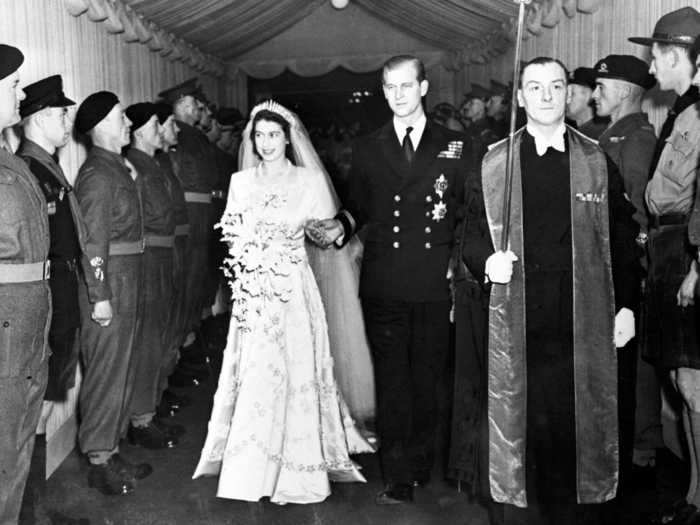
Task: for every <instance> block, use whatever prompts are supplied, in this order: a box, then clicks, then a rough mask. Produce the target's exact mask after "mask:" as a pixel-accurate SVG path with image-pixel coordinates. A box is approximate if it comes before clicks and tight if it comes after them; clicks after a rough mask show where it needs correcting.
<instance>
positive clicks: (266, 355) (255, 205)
mask: <svg viewBox="0 0 700 525" xmlns="http://www.w3.org/2000/svg"><path fill="white" fill-rule="evenodd" d="M314 180H317V179H316V174H315V173H314V172H313V171H311V170H308V169H305V168H300V167H294V166H292V165H291V163H290V164H289V166H288V170H287V174H286V175H285V176H284V177H283V178H282V179H280V180H279V182H276V183H274V184H269V183H268V182H266V181H264V180H262V176H261V174H260V171H259V169H257V168H252V169H248V170H244V171H241V172H238V173H236V174H234V175H233V177H232V179H231V190H230V193H229V201H228V204H227V207H226V212H225V213H224V216H223V217H222V220H221V223H220V227H221V229H222V233H223V236H224V239H225V240H226V241H227V242H228V244H229V257H228V258H227V260H226V262H225V264H226V270H225V272H226V273H227V276H228V277H229V280H230V286H231V290H232V298H233V307H232V315H231V324H230V327H229V333H228V339H227V344H226V348H225V350H224V358H223V365H222V370H221V375H220V377H219V384H218V388H217V391H216V394H215V396H214V406H213V409H212V414H211V418H210V421H209V426H208V435H207V439H206V442H205V444H204V448H203V450H202V455H201V459H200V461H199V464H198V466H197V469H196V471H195V473H194V476H193V477H194V478H197V477H199V476H205V475H216V474H217V473H219V474H220V478H219V487H218V491H217V496H219V497H223V498H232V499H240V500H247V501H257V500H259V499H260V498H262V497H264V496H269V497H270V500H271V501H273V502H276V503H287V502H290V503H314V502H319V501H323V500H324V499H325V498H326V497H327V496H328V495H329V494H330V483H329V481H365V479H364V477H363V476H362V474H360V472H359V470H358V467H357V465H356V464H355V463H354V462H353V461H352V460H351V459H350V457H349V454H354V453H363V452H373V451H374V450H373V448H372V446H371V445H370V444H369V443H368V442H367V441H366V440H365V439H364V438H363V437H362V436H361V435H360V433H359V432H358V430H357V428H356V427H355V424H354V422H353V420H352V418H351V416H350V414H349V411H348V409H347V406H346V405H345V402H344V401H343V399H342V396H341V395H340V392H339V390H338V388H337V385H336V381H335V379H334V376H333V358H332V357H331V353H330V348H329V339H328V331H327V325H326V317H325V312H324V310H323V303H322V300H321V296H320V294H319V291H318V288H317V285H316V281H315V279H314V275H313V273H312V271H311V268H310V266H309V264H308V260H307V256H306V249H305V246H304V241H305V239H304V224H305V223H306V222H307V221H308V220H309V219H314V218H324V217H328V216H331V214H332V213H333V211H334V210H333V209H332V208H331V209H327V208H328V207H329V206H332V204H331V203H328V204H326V203H325V202H324V201H326V200H328V199H325V198H324V195H322V194H320V193H321V191H322V189H321V188H322V185H319V184H314ZM234 276H235V279H234V278H233V277H234Z"/></svg>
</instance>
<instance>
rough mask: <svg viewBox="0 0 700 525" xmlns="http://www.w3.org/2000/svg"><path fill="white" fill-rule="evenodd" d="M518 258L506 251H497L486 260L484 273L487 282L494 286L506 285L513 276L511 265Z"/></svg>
mask: <svg viewBox="0 0 700 525" xmlns="http://www.w3.org/2000/svg"><path fill="white" fill-rule="evenodd" d="M517 260H518V257H517V256H516V255H515V254H514V253H513V252H511V251H510V250H508V251H507V252H503V251H497V252H496V253H494V254H493V255H491V256H490V257H489V258H488V259H486V267H485V269H484V273H485V274H486V277H487V278H488V280H489V281H491V282H492V283H495V284H508V283H509V282H510V279H511V277H512V276H513V263H514V262H515V261H517Z"/></svg>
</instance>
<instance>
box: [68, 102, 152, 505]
mask: <svg viewBox="0 0 700 525" xmlns="http://www.w3.org/2000/svg"><path fill="white" fill-rule="evenodd" d="M130 125H131V122H130V121H129V119H128V118H127V116H126V115H125V114H124V111H123V109H122V106H121V104H120V102H119V99H118V98H117V96H116V95H115V94H114V93H111V92H109V91H100V92H97V93H93V94H92V95H90V96H89V97H87V98H86V99H85V100H84V101H83V103H82V104H81V105H80V107H79V108H78V111H77V113H76V116H75V128H76V130H77V131H78V133H80V134H82V135H86V136H87V137H88V138H89V139H90V143H91V146H90V149H89V151H88V156H87V158H86V159H85V162H84V163H83V165H82V166H81V167H80V170H79V171H78V176H77V178H76V181H75V191H76V195H77V197H78V202H79V203H80V208H81V210H82V212H83V216H84V217H85V222H86V224H87V230H88V235H87V241H86V246H85V255H84V257H83V272H84V275H85V282H86V284H87V290H86V291H84V292H83V293H81V313H82V318H83V321H82V332H81V345H80V346H81V354H82V362H83V366H84V371H83V375H84V377H83V383H82V388H81V391H80V415H81V423H80V430H79V433H78V441H79V445H80V450H81V451H82V452H83V453H84V454H85V455H86V456H87V458H88V460H89V462H90V470H89V473H88V483H89V485H90V486H91V487H95V488H97V489H98V490H99V491H100V492H102V493H103V494H106V495H116V494H126V493H129V492H131V491H132V490H133V489H134V483H135V480H137V479H143V478H145V477H146V476H148V475H149V474H150V473H151V472H152V468H151V466H150V465H148V464H146V463H142V464H132V463H129V462H128V461H126V460H125V459H124V458H123V457H122V456H121V455H120V454H119V440H120V438H121V437H122V435H123V432H124V431H126V429H127V426H128V423H129V416H130V415H131V414H130V410H129V408H130V406H131V399H132V394H133V389H134V374H133V372H134V370H133V367H131V366H130V363H131V361H132V354H133V351H134V342H135V341H134V339H135V335H136V331H137V323H138V321H139V316H140V315H141V312H140V309H141V299H140V295H141V294H140V290H141V287H142V277H141V272H142V258H143V246H144V241H143V223H142V218H141V217H142V216H141V201H140V197H139V192H138V188H137V186H136V182H135V180H134V179H135V177H136V173H134V172H133V171H132V170H131V169H130V168H129V167H128V166H127V164H126V163H125V160H124V158H123V157H122V156H121V150H122V148H123V147H124V146H126V145H127V144H128V143H129V127H130Z"/></svg>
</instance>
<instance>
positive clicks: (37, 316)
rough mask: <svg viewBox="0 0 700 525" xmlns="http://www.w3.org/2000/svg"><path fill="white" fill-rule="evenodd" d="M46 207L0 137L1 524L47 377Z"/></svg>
mask: <svg viewBox="0 0 700 525" xmlns="http://www.w3.org/2000/svg"><path fill="white" fill-rule="evenodd" d="M22 62H24V55H22V52H21V51H20V50H19V49H17V48H15V47H12V46H8V45H4V44H0V130H1V129H5V128H7V127H10V126H12V125H14V124H16V123H17V122H19V120H20V115H19V106H20V102H21V101H22V100H23V99H24V92H23V91H22V89H21V88H20V87H19V73H18V72H17V70H18V69H19V67H20V66H21V65H22ZM48 256H49V222H48V207H47V204H46V199H45V198H44V195H43V193H42V192H41V189H40V188H39V186H38V184H37V183H36V179H35V178H34V176H33V175H32V173H31V172H30V171H29V168H28V167H27V165H26V164H25V163H24V161H22V159H20V158H19V157H16V156H15V155H13V154H12V151H11V150H10V147H9V145H8V144H7V143H5V141H4V140H2V135H0V414H2V424H1V425H0V524H2V525H11V524H15V523H17V519H18V516H19V511H20V506H21V504H22V493H23V492H24V486H25V483H26V481H27V476H28V474H29V465H30V462H31V457H32V451H33V449H34V433H35V431H36V426H37V422H38V420H39V415H40V413H41V402H42V398H43V397H44V391H45V390H46V382H47V375H48V359H47V348H48V347H47V335H48V330H49V322H50V320H49V312H50V310H51V299H50V292H49V283H48V273H49V261H48Z"/></svg>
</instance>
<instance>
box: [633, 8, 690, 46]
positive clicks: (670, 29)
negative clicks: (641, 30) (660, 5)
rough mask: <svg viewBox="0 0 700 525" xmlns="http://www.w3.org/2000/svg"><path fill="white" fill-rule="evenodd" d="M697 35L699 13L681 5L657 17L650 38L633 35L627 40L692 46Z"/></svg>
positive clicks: (642, 43)
mask: <svg viewBox="0 0 700 525" xmlns="http://www.w3.org/2000/svg"><path fill="white" fill-rule="evenodd" d="M698 35H700V13H699V12H698V11H697V10H695V9H693V8H692V7H683V8H681V9H678V10H676V11H672V12H670V13H668V14H665V15H664V16H662V17H661V18H659V21H658V22H656V25H655V26H654V33H653V34H652V35H651V38H646V37H641V36H635V37H631V38H629V39H628V40H629V41H630V42H634V43H635V44H641V45H643V46H650V45H652V44H653V43H654V42H658V43H659V44H674V45H677V46H692V45H693V42H694V41H695V38H696V37H697V36H698Z"/></svg>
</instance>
